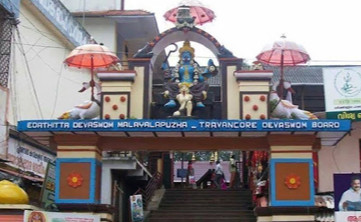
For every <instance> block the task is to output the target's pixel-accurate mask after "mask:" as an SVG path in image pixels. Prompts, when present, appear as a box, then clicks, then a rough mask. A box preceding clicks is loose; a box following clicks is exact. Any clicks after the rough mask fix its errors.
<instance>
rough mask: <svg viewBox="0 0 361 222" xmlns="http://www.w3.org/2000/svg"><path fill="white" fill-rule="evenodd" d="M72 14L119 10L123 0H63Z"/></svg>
mask: <svg viewBox="0 0 361 222" xmlns="http://www.w3.org/2000/svg"><path fill="white" fill-rule="evenodd" d="M61 2H62V3H63V4H64V5H65V7H67V8H68V9H69V10H70V11H71V12H82V11H104V10H119V9H120V5H121V0H102V1H98V0H61Z"/></svg>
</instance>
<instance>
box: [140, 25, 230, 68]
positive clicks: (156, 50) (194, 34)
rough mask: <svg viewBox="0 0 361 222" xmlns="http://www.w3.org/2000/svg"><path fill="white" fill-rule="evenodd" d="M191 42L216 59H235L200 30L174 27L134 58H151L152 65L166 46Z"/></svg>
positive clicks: (212, 38)
mask: <svg viewBox="0 0 361 222" xmlns="http://www.w3.org/2000/svg"><path fill="white" fill-rule="evenodd" d="M185 40H189V41H193V42H197V43H199V44H202V45H203V46H205V47H206V48H208V49H209V50H211V52H212V53H213V54H214V55H215V56H217V57H218V58H235V57H234V56H233V54H232V53H231V52H230V51H229V50H227V49H226V48H225V47H224V46H222V45H221V44H220V43H219V42H218V41H217V40H216V39H215V38H214V37H213V36H212V35H210V34H208V33H207V32H205V31H203V30H202V29H199V28H196V27H193V28H191V29H178V28H176V27H174V28H171V29H168V30H166V31H164V32H162V33H160V34H159V35H157V36H156V37H155V38H154V39H153V40H152V41H151V42H148V44H147V45H146V46H145V47H143V48H142V49H140V50H139V51H138V52H137V53H136V54H135V55H134V57H135V58H152V59H151V63H152V64H154V62H155V59H156V58H157V56H153V55H159V54H160V53H161V52H162V51H163V50H164V49H165V48H166V47H167V46H168V45H170V44H171V43H175V42H179V41H185Z"/></svg>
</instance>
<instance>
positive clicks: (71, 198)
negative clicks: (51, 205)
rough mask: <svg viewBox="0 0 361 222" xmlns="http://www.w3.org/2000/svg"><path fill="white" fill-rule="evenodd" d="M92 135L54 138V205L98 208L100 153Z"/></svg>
mask: <svg viewBox="0 0 361 222" xmlns="http://www.w3.org/2000/svg"><path fill="white" fill-rule="evenodd" d="M98 140H99V137H98V136H93V135H84V136H80V135H66V134H65V135H56V136H54V142H55V143H56V144H57V159H56V170H55V174H56V175H55V178H56V180H55V203H57V204H99V203H100V190H101V187H100V186H101V184H100V181H101V159H102V154H101V150H100V149H99V148H98V146H97V143H98Z"/></svg>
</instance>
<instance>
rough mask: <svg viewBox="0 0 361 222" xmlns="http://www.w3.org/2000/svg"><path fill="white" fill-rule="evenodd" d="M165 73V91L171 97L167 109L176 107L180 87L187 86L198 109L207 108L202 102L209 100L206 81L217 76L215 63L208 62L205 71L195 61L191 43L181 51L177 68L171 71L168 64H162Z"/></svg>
mask: <svg viewBox="0 0 361 222" xmlns="http://www.w3.org/2000/svg"><path fill="white" fill-rule="evenodd" d="M162 69H163V70H164V73H165V80H166V83H165V89H166V91H165V92H164V94H165V96H166V97H169V102H167V103H166V104H165V105H164V106H165V107H175V106H176V102H175V99H176V96H177V95H178V94H179V93H180V92H179V88H180V86H184V85H187V86H188V87H189V92H190V94H191V95H192V96H193V100H194V102H195V103H196V106H197V107H200V108H203V107H205V106H204V104H203V102H202V100H205V99H206V98H207V91H208V88H209V84H208V82H207V81H206V80H207V79H208V78H209V77H212V76H215V75H216V74H217V72H218V71H217V68H216V66H215V65H214V63H213V61H212V60H211V59H210V60H209V61H208V66H207V68H205V69H204V70H202V69H201V67H200V66H199V64H198V63H197V62H196V61H195V60H194V48H192V47H191V46H190V42H189V41H185V42H184V43H183V47H182V48H180V49H179V61H178V63H177V65H176V67H175V68H174V69H173V70H172V71H171V70H170V69H169V67H168V65H167V63H166V62H164V63H163V64H162Z"/></svg>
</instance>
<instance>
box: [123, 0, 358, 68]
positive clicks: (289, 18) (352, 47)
mask: <svg viewBox="0 0 361 222" xmlns="http://www.w3.org/2000/svg"><path fill="white" fill-rule="evenodd" d="M180 2H181V1H180V0H125V9H128V10H129V9H144V10H147V11H149V12H153V13H155V15H156V18H157V22H158V27H159V31H160V32H163V31H165V30H166V29H169V28H172V27H173V26H174V25H173V24H172V23H171V22H168V21H165V19H164V18H163V14H164V13H165V12H166V11H167V10H169V9H171V8H174V7H176V6H178V5H179V3H180ZM193 2H197V1H193ZM198 2H200V3H201V4H202V5H203V6H205V7H207V8H210V9H212V10H213V11H214V12H215V14H216V19H215V20H214V21H213V22H212V23H207V24H204V25H203V26H198V28H201V29H203V30H205V31H206V32H208V33H210V34H211V35H213V36H214V37H215V38H216V39H217V40H218V41H219V42H220V43H221V44H223V45H224V46H225V47H226V48H227V49H229V50H230V51H231V52H233V54H234V55H235V56H237V57H240V58H245V59H247V60H248V61H254V60H255V57H256V56H257V54H258V53H260V52H261V50H262V48H263V47H264V46H265V45H266V44H267V43H272V42H274V41H275V40H278V39H279V37H280V36H281V35H282V34H285V35H286V36H287V39H288V40H291V41H294V42H296V43H298V44H301V45H302V46H303V47H304V48H305V49H306V51H307V52H308V53H309V54H310V56H311V59H312V64H315V62H317V64H319V63H325V62H327V63H328V64H329V63H330V62H332V63H335V62H337V63H340V62H341V63H344V62H345V61H347V62H348V63H352V64H361V1H360V0H343V1H341V0H199V1H198ZM196 55H197V56H200V57H210V56H211V55H210V53H208V52H206V51H204V50H202V49H200V50H198V53H197V52H196Z"/></svg>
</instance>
